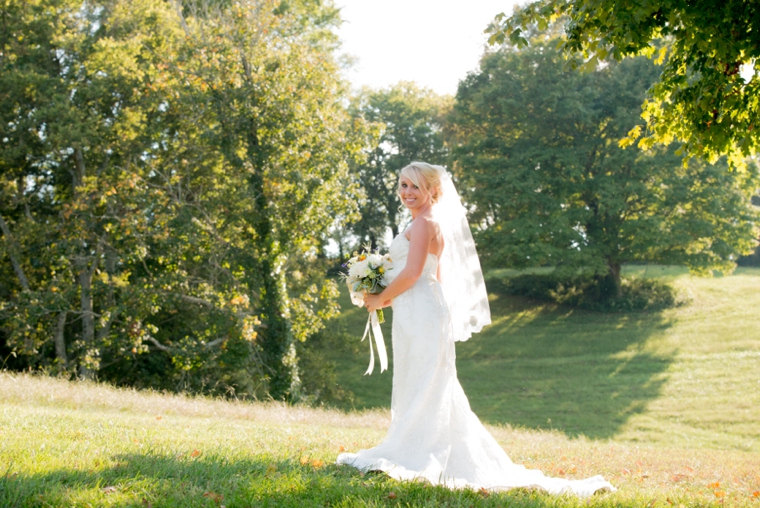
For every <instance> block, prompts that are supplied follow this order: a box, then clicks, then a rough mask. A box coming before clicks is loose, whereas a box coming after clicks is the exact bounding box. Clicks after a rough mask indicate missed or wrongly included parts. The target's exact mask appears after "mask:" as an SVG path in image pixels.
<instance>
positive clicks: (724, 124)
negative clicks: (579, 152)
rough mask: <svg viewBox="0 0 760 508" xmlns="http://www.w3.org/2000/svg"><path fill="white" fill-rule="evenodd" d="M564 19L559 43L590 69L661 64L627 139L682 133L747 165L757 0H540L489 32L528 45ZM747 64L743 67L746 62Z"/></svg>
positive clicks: (757, 61)
mask: <svg viewBox="0 0 760 508" xmlns="http://www.w3.org/2000/svg"><path fill="white" fill-rule="evenodd" d="M553 22H561V23H564V38H563V39H562V40H561V41H559V47H560V48H561V50H562V51H563V52H564V54H565V55H566V56H567V57H568V58H569V59H570V63H571V65H572V66H581V67H585V68H587V69H593V68H594V67H595V66H596V65H597V64H598V63H599V62H602V61H604V60H605V59H606V58H607V57H608V56H609V57H613V58H614V59H616V60H620V59H622V58H625V57H631V56H636V55H647V56H649V57H651V58H652V59H654V60H655V61H656V62H657V63H661V64H663V67H662V73H661V75H660V76H659V78H658V79H657V80H656V81H655V82H654V83H653V86H652V88H651V90H650V93H649V95H648V96H647V97H646V99H645V101H644V103H643V113H642V117H643V118H644V120H645V121H646V125H647V129H645V130H644V129H642V128H641V126H637V127H635V128H633V129H632V130H631V132H630V134H629V136H628V137H627V138H626V139H625V140H621V144H623V145H626V144H630V143H632V142H633V140H634V139H636V138H637V137H639V136H640V135H642V134H643V136H644V137H643V138H642V139H641V140H640V141H639V146H641V147H642V148H648V147H650V146H652V144H653V143H655V142H659V143H663V144H665V145H667V144H669V143H670V142H671V141H673V140H674V139H675V140H678V141H680V142H682V143H683V150H684V152H685V153H686V154H687V155H688V156H698V157H702V158H704V159H706V160H708V161H710V162H715V161H716V160H717V159H718V157H720V156H721V155H727V156H728V157H729V162H730V164H732V165H734V166H737V167H744V163H745V159H746V157H748V156H751V155H753V154H755V153H756V152H757V150H758V147H759V146H760V129H759V128H758V127H760V125H759V122H760V72H759V71H760V3H758V2H756V1H754V0H720V1H718V0H697V1H689V2H682V1H672V0H654V1H648V2H619V1H615V0H539V1H536V2H533V3H530V4H528V5H527V6H526V7H524V8H523V9H521V10H519V11H516V12H515V13H514V14H513V15H512V16H510V17H508V16H506V15H505V14H504V13H502V14H499V15H498V16H497V17H496V20H495V22H494V23H493V24H492V25H491V27H490V28H489V29H488V30H487V31H488V32H490V33H491V37H490V42H491V43H492V44H499V43H503V42H507V41H508V42H509V43H510V44H513V45H517V46H519V47H523V46H525V45H527V44H528V38H526V37H525V35H526V33H530V32H531V30H532V29H533V28H534V27H538V28H539V29H541V30H543V29H544V28H546V26H547V25H548V24H550V23H553ZM742 70H744V72H742Z"/></svg>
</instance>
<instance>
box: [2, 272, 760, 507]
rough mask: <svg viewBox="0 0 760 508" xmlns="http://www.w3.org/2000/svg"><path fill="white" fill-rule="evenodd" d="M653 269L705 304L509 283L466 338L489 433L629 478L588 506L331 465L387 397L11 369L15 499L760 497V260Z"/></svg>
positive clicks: (374, 388) (6, 461) (6, 405)
mask: <svg viewBox="0 0 760 508" xmlns="http://www.w3.org/2000/svg"><path fill="white" fill-rule="evenodd" d="M647 276H667V277H671V278H673V280H674V283H675V284H676V285H678V287H679V288H680V289H681V290H682V292H684V293H685V294H686V295H687V296H688V297H689V298H690V300H691V301H690V303H689V304H688V305H686V306H683V307H680V308H677V309H673V310H671V311H668V312H666V313H663V314H650V315H634V314H631V315H625V314H621V315H608V316H605V315H600V314H595V313H589V312H579V311H570V310H568V309H565V308H558V307H554V306H549V305H538V306H536V305H529V304H528V303H526V302H525V301H523V300H520V299H516V298H509V297H505V296H500V295H494V300H493V310H494V317H495V323H494V324H493V325H492V326H491V327H490V328H488V329H487V330H486V331H484V332H483V333H482V334H480V335H479V336H476V337H475V338H473V340H471V341H470V342H468V343H465V344H460V345H459V347H458V354H459V361H458V366H459V371H460V377H461V379H462V383H463V385H464V387H465V390H466V392H467V393H468V394H469V396H470V399H471V401H472V405H473V408H474V409H475V411H476V412H477V413H478V414H479V415H480V416H481V417H482V418H483V419H484V420H485V421H487V422H492V423H500V424H502V425H500V426H497V427H491V428H490V430H491V432H492V433H493V434H494V436H495V437H496V438H497V440H498V441H499V442H500V443H501V444H502V446H503V447H504V448H505V449H506V450H507V451H508V453H509V455H510V456H511V457H512V459H513V460H514V461H515V462H518V463H522V464H525V465H527V466H528V467H534V468H538V469H541V470H543V471H545V472H547V473H548V474H551V475H554V476H565V477H571V478H578V477H585V476H589V475H593V474H603V475H605V476H606V477H607V478H608V479H610V480H611V481H612V482H613V483H614V484H615V485H616V486H618V487H619V488H620V490H619V491H618V492H616V493H614V494H604V495H601V496H595V497H594V498H592V499H591V500H590V502H589V503H588V504H587V503H586V502H585V501H578V500H575V499H572V498H554V497H550V496H545V495H541V494H538V493H529V492H512V493H506V494H498V495H495V494H494V495H490V496H488V497H484V496H481V495H479V494H478V493H473V492H468V491H466V492H451V491H448V490H446V489H441V488H431V487H426V486H424V485H419V484H398V483H396V482H394V481H392V480H388V479H386V478H384V477H382V476H376V475H361V474H360V473H358V472H357V471H354V470H352V469H351V468H343V467H337V466H334V465H331V463H332V462H333V461H334V459H335V456H336V455H337V453H339V451H340V450H341V449H348V450H356V449H359V448H363V447H369V446H373V445H374V444H376V443H377V442H379V440H381V439H382V437H383V435H384V432H385V428H386V426H387V423H388V413H387V410H384V409H380V410H375V411H370V412H360V413H348V414H346V413H341V412H339V411H334V410H332V411H331V410H316V409H307V408H299V407H296V408H292V407H291V408H287V407H283V406H280V405H276V404H247V403H234V402H224V401H213V400H204V399H188V398H184V397H177V396H166V395H159V394H150V393H136V392H132V391H128V390H127V391H123V390H116V389H113V388H109V387H104V386H97V385H91V384H80V383H67V382H64V381H59V380H55V379H49V378H35V377H30V376H25V375H10V374H4V373H0V506H88V505H89V506H155V507H158V506H209V507H212V506H222V505H224V506H357V505H359V506H389V505H399V506H441V505H446V506H504V505H507V504H508V505H510V506H526V507H527V506H533V507H537V506H579V507H580V506H588V505H591V506H623V507H639V506H645V505H647V506H662V507H665V506H671V505H673V506H679V505H684V506H712V505H721V504H725V505H730V506H744V507H752V506H758V503H760V451H759V449H758V443H757V437H758V433H759V432H760V431H759V429H758V425H757V422H758V421H759V420H760V418H758V407H760V400H758V391H760V390H758V386H759V385H760V383H759V382H758V379H759V376H760V374H758V372H760V369H758V367H759V366H760V365H759V363H760V347H759V346H758V342H759V341H758V338H757V337H758V333H757V330H758V324H760V323H759V322H758V320H759V319H760V318H758V313H757V311H756V309H757V308H758V304H759V303H760V291H758V290H759V289H760V270H740V271H738V272H737V274H736V275H734V276H732V277H726V278H716V279H698V278H693V277H690V276H687V275H685V274H683V273H682V272H680V271H678V270H665V271H662V270H660V269H655V268H650V269H648V270H647ZM364 316H366V314H364V315H362V311H361V309H353V308H350V309H347V312H346V313H345V315H344V317H343V318H342V319H341V320H340V321H337V322H335V323H332V325H331V326H332V330H333V331H334V332H335V333H339V332H341V331H342V332H343V333H350V334H351V335H354V334H355V336H356V339H357V340H358V338H359V333H360V332H361V331H362V330H363V326H364V322H363V320H364ZM386 338H387V342H390V340H389V339H390V329H389V327H388V326H386ZM365 348H366V345H364V344H355V343H354V344H352V345H351V349H352V350H350V351H343V352H340V351H338V352H336V355H337V356H336V358H337V359H338V360H339V363H340V366H341V367H342V370H341V377H340V379H341V382H342V383H343V384H344V385H345V386H346V387H348V388H350V389H351V390H353V391H354V392H355V394H356V398H355V400H354V401H353V404H354V405H355V406H358V407H373V406H384V405H386V404H387V402H388V401H389V399H390V379H391V378H390V373H384V374H382V375H379V374H378V373H377V372H376V373H375V374H374V375H373V376H368V377H362V373H363V371H364V369H365V368H366V363H365V362H366V360H367V351H366V349H365ZM549 419H551V423H549ZM536 427H543V428H546V427H550V428H552V429H553V430H549V431H546V430H544V431H538V430H530V429H531V428H536ZM588 438H593V440H590V439H588ZM650 444H654V445H655V446H649V445H650ZM390 492H394V494H395V496H396V497H395V499H390V498H389V497H388V495H389V493H390Z"/></svg>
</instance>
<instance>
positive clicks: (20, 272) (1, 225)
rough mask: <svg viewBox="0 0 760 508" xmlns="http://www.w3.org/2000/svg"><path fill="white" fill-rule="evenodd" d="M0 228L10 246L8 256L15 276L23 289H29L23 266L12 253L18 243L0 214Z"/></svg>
mask: <svg viewBox="0 0 760 508" xmlns="http://www.w3.org/2000/svg"><path fill="white" fill-rule="evenodd" d="M0 229H2V230H3V235H4V236H5V238H6V239H7V240H8V246H9V247H10V248H9V249H8V257H9V258H11V264H12V265H13V271H14V272H16V276H17V277H18V280H19V282H20V283H21V287H22V288H24V291H29V279H27V278H26V274H25V273H24V268H23V267H22V266H21V264H20V263H19V262H18V260H17V259H16V256H14V255H13V251H15V250H17V248H18V245H17V244H16V242H15V241H13V236H11V230H10V228H9V227H8V224H6V222H5V219H3V216H2V215H0Z"/></svg>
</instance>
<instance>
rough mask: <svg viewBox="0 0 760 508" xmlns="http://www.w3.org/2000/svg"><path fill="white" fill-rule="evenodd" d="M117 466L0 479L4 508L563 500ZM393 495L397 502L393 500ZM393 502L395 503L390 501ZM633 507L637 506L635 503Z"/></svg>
mask: <svg viewBox="0 0 760 508" xmlns="http://www.w3.org/2000/svg"><path fill="white" fill-rule="evenodd" d="M113 460H115V461H118V462H117V464H116V466H113V467H110V468H104V469H99V470H97V471H87V470H82V469H81V468H79V467H77V466H73V467H72V468H71V469H63V470H58V471H49V472H45V473H40V474H34V475H6V476H5V477H0V506H14V507H15V506H18V507H26V506H74V505H77V506H79V505H83V506H104V505H107V506H135V507H148V506H150V507H154V508H158V507H183V506H209V507H213V506H217V507H221V506H229V507H237V506H262V507H269V506H278V507H304V506H306V507H310V506H387V505H396V504H398V505H400V506H450V507H459V506H463V507H464V506H484V507H490V506H504V505H505V504H506V505H509V506H515V507H544V506H557V503H558V502H559V501H560V498H557V497H555V496H549V495H547V494H542V493H537V492H530V491H526V490H520V489H517V490H513V491H510V492H502V493H493V494H488V495H484V494H483V493H478V492H474V491H471V490H458V491H452V490H449V489H446V488H444V487H432V486H429V485H425V484H422V483H414V482H397V481H394V480H392V479H389V478H388V477H387V476H385V475H383V474H373V473H369V474H363V473H360V472H359V471H357V470H355V469H354V468H351V467H348V466H337V465H334V464H330V465H320V466H319V467H314V466H313V465H312V464H305V465H302V464H300V462H299V461H279V462H277V461H269V460H266V459H261V460H256V459H251V458H247V459H238V460H230V458H229V457H222V456H218V457H214V456H208V457H198V458H195V459H193V458H189V457H173V456H166V455H161V454H156V453H151V452H147V453H145V454H127V455H119V456H115V457H113ZM391 493H393V494H391ZM389 495H390V497H389ZM562 499H563V501H562V502H561V504H562V505H563V506H588V504H593V505H597V506H612V505H614V506H625V505H621V504H620V502H619V500H617V502H614V504H613V499H610V498H609V496H607V495H606V494H599V495H597V496H595V497H594V498H593V499H592V501H596V502H592V503H587V502H586V501H581V500H577V499H575V498H570V497H563V498H562ZM630 506H636V504H635V503H633V502H632V503H631V504H630Z"/></svg>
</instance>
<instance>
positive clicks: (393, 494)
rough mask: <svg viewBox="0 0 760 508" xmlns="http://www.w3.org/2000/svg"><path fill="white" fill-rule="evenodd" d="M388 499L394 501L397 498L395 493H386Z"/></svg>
mask: <svg viewBox="0 0 760 508" xmlns="http://www.w3.org/2000/svg"><path fill="white" fill-rule="evenodd" d="M387 497H388V499H396V498H397V497H398V496H397V495H396V493H395V492H388V496H387Z"/></svg>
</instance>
